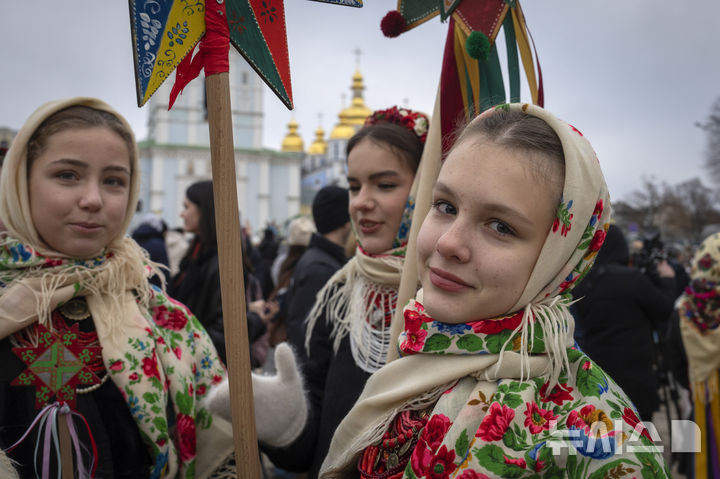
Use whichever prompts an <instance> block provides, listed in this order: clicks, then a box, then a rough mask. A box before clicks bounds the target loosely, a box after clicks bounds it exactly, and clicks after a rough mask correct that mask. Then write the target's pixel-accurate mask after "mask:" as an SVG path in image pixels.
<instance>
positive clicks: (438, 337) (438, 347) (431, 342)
mask: <svg viewBox="0 0 720 479" xmlns="http://www.w3.org/2000/svg"><path fill="white" fill-rule="evenodd" d="M448 346H450V338H449V337H447V336H445V335H444V334H440V333H438V334H433V335H432V336H430V337H429V338H427V339H426V340H425V346H423V351H443V350H445V349H447V348H448Z"/></svg>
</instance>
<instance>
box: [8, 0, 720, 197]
mask: <svg viewBox="0 0 720 479" xmlns="http://www.w3.org/2000/svg"><path fill="white" fill-rule="evenodd" d="M395 5H396V2H395V1H391V0H365V6H364V7H363V8H361V9H356V8H349V7H340V6H334V5H329V4H323V3H319V2H314V1H310V0H286V6H285V9H286V19H287V32H288V41H289V51H290V68H291V74H292V82H293V95H294V100H295V107H296V108H295V112H294V115H295V118H296V120H297V121H298V122H299V123H300V133H301V135H302V136H303V138H304V140H305V144H306V146H307V145H309V143H310V142H311V141H312V139H313V137H314V132H315V129H316V128H317V126H318V124H321V125H322V126H323V128H324V129H325V131H326V134H327V133H329V132H330V130H331V129H332V127H333V126H334V125H335V124H336V123H337V120H338V119H337V113H338V112H339V110H340V109H341V107H342V95H343V94H344V95H345V104H346V105H347V103H348V102H349V99H350V95H351V92H350V83H351V78H352V75H353V73H354V72H355V69H356V65H357V60H356V56H355V54H354V53H353V50H355V49H357V48H359V49H360V50H361V51H362V55H361V56H360V70H361V72H362V73H363V75H364V78H365V85H366V87H367V89H366V91H365V101H366V104H367V105H368V107H370V108H373V109H375V108H385V107H387V106H390V105H393V104H407V106H410V107H411V108H416V109H420V110H424V111H426V112H428V113H432V105H433V101H434V98H435V92H436V89H437V83H438V80H439V75H440V63H441V59H442V50H443V46H444V43H445V36H446V33H447V24H443V23H441V22H440V18H439V17H436V18H434V19H432V20H430V21H429V22H427V23H425V24H423V25H421V26H419V27H417V28H415V29H414V30H412V31H410V32H408V33H405V34H403V35H401V36H400V37H397V38H394V39H389V38H386V37H384V36H383V35H382V33H381V32H380V28H379V24H380V20H381V19H382V17H383V16H384V14H385V13H386V12H387V11H388V10H390V9H393V8H395ZM522 6H523V10H524V12H525V16H526V20H527V23H528V27H529V29H530V32H531V34H532V36H533V38H534V40H535V42H536V47H537V51H538V55H539V59H540V64H541V67H542V71H543V79H544V83H545V98H546V103H545V107H546V108H547V109H549V110H550V111H551V112H553V113H554V114H556V115H557V116H559V117H561V118H563V119H565V120H567V121H569V122H571V123H573V124H574V125H575V126H576V127H577V128H578V129H580V130H581V131H582V132H583V133H584V134H585V135H586V136H587V137H588V139H589V140H590V142H591V143H592V144H593V146H594V147H595V150H596V151H597V153H598V156H599V158H600V161H601V164H602V166H603V170H604V172H605V176H606V179H607V182H608V185H609V188H610V193H611V195H612V197H613V198H615V199H624V198H626V197H627V196H628V194H629V193H630V192H631V191H633V190H634V189H636V188H637V187H638V186H639V184H640V182H641V180H642V178H643V176H647V177H654V178H655V179H657V180H660V181H666V182H668V183H670V184H676V183H679V182H682V181H685V180H688V179H690V178H693V177H701V178H704V177H705V171H704V170H703V168H702V164H703V158H704V152H705V146H706V143H705V141H706V138H705V134H704V132H703V131H702V130H700V129H699V128H697V127H696V126H695V122H698V121H703V120H705V118H706V117H707V115H708V113H709V111H710V106H711V105H712V103H713V102H714V101H715V100H716V99H717V98H718V97H720V57H719V56H718V54H717V52H716V51H715V50H716V44H717V40H716V37H717V32H718V30H719V29H720V28H719V27H720V2H718V1H717V0H698V1H694V2H670V1H667V0H666V1H657V0H655V1H651V0H634V1H629V2H628V1H577V0H543V1H539V0H532V1H528V0H526V1H525V2H523V3H522ZM0 40H1V41H2V45H3V47H2V49H3V52H4V53H3V61H2V67H0V68H1V70H0V87H1V88H0V92H2V103H1V104H0V127H3V126H5V127H10V128H13V129H17V128H19V127H20V126H21V125H22V123H23V121H24V120H25V118H26V117H27V116H28V115H29V114H30V113H31V112H32V111H33V110H34V109H35V108H36V107H37V106H38V105H39V104H41V103H43V102H45V101H48V100H52V99H56V98H61V97H68V96H75V95H89V96H97V97H100V98H103V99H104V100H106V101H107V102H109V103H110V104H112V105H113V106H115V107H116V108H117V109H118V110H119V111H120V112H121V113H122V114H123V115H125V116H126V117H127V118H128V120H129V121H130V122H131V124H132V125H133V127H134V128H135V130H136V134H137V136H138V138H141V139H142V138H144V137H145V136H146V133H147V126H146V122H147V107H144V108H138V107H137V103H136V99H135V82H134V76H133V75H134V74H133V66H132V61H133V60H132V49H131V42H130V24H129V13H128V3H127V2H126V1H122V0H68V1H64V2H59V1H57V0H25V1H21V2H12V3H11V4H8V5H7V6H6V8H5V9H4V11H3V14H2V15H1V16H0ZM500 55H501V57H502V56H504V51H501V52H500ZM523 100H528V101H529V96H527V95H526V96H525V97H524V98H523ZM264 104H265V126H264V141H263V144H264V145H265V146H266V147H269V148H273V149H279V147H280V143H281V141H282V138H283V136H284V135H285V132H286V131H287V129H286V125H287V123H288V121H289V120H290V119H291V115H292V114H293V113H290V112H289V111H288V110H287V109H286V108H285V107H284V106H283V105H282V103H281V102H280V101H279V100H277V99H276V97H275V96H274V95H273V94H272V92H271V91H270V90H269V89H266V91H265V97H264ZM320 114H321V115H322V120H320V119H319V115H320ZM706 184H707V185H708V186H710V184H709V183H706Z"/></svg>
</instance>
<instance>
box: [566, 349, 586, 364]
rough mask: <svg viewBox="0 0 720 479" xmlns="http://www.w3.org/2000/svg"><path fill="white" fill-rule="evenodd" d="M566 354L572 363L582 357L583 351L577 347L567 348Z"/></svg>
mask: <svg viewBox="0 0 720 479" xmlns="http://www.w3.org/2000/svg"><path fill="white" fill-rule="evenodd" d="M567 355H568V361H570V362H571V363H574V362H575V361H577V360H578V359H580V358H581V357H583V353H581V352H580V351H578V350H577V349H568V350H567Z"/></svg>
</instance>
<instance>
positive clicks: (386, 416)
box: [321, 104, 667, 479]
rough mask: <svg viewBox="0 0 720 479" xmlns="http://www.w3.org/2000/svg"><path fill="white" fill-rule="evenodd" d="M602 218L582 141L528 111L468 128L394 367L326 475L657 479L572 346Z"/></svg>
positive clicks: (424, 254) (349, 427)
mask: <svg viewBox="0 0 720 479" xmlns="http://www.w3.org/2000/svg"><path fill="white" fill-rule="evenodd" d="M609 217H610V205H609V198H608V193H607V188H606V185H605V181H604V179H603V176H602V173H601V171H600V167H599V164H598V161H597V158H596V156H595V154H594V152H593V150H592V148H591V146H590V144H589V143H588V142H587V140H586V139H585V138H584V137H583V136H582V135H581V134H580V132H579V131H577V130H576V129H575V128H573V127H572V126H570V125H568V124H566V123H564V122H562V121H560V120H558V119H557V118H555V117H553V116H552V115H550V114H549V113H548V112H546V111H544V110H543V109H541V108H539V107H536V106H532V105H519V104H514V105H505V106H502V107H497V108H495V109H494V110H493V111H490V112H487V113H486V114H483V115H481V116H480V117H479V118H477V119H475V120H474V121H473V122H472V123H471V124H470V125H469V126H468V127H467V128H466V129H465V130H464V132H463V133H462V134H461V136H460V137H459V139H458V141H457V142H456V144H455V145H454V146H453V149H452V150H451V152H450V153H449V155H448V157H447V159H446V160H445V162H444V164H443V166H442V168H441V169H440V173H439V176H438V179H437V182H436V184H435V186H434V187H433V190H432V208H431V210H430V212H429V213H428V216H427V217H426V218H425V220H424V222H423V224H422V226H421V228H420V232H419V234H418V239H417V253H418V254H417V261H418V272H419V277H420V279H421V282H422V286H423V289H422V290H420V292H418V294H417V296H416V297H415V299H414V300H411V301H410V303H409V304H408V305H407V306H406V307H405V310H404V319H405V326H404V331H403V332H402V333H401V334H400V337H399V341H398V347H399V351H400V355H401V356H402V357H401V358H400V359H398V360H396V361H393V362H391V363H389V364H388V365H387V366H385V367H384V368H382V369H381V370H380V371H378V372H377V373H375V374H374V375H373V376H372V377H371V378H370V380H369V381H368V382H367V385H366V387H365V390H364V391H363V393H362V395H361V397H360V399H359V400H358V402H357V403H356V404H355V406H354V407H353V409H352V410H351V411H350V413H349V414H348V416H347V417H346V418H345V419H344V420H343V422H342V423H341V425H340V426H339V428H338V429H337V432H336V433H335V436H334V437H333V442H332V445H331V447H330V452H329V454H328V456H327V458H326V459H325V462H324V463H323V467H322V470H321V477H343V478H344V477H355V476H357V475H358V471H359V476H360V477H363V478H370V477H373V478H400V477H404V478H426V477H427V478H445V477H458V478H462V479H470V478H474V479H476V478H488V477H513V478H518V477H539V476H543V477H591V476H592V477H595V476H594V475H597V477H606V475H610V476H611V477H635V476H638V477H639V476H640V475H641V472H640V471H641V470H643V472H642V475H643V476H645V475H646V472H651V473H652V477H665V475H666V474H667V470H666V468H665V466H664V464H663V460H662V457H661V455H660V453H659V452H657V450H655V449H654V448H653V442H652V440H651V439H650V437H651V436H650V433H649V432H648V430H645V429H643V428H642V427H641V426H639V427H637V428H636V429H634V428H635V426H636V425H637V424H638V418H637V414H636V411H635V410H634V408H633V406H632V404H631V403H630V401H629V399H628V398H627V396H626V395H625V394H624V393H623V392H622V391H621V390H620V388H619V387H618V386H617V385H615V383H614V382H613V381H612V380H611V379H610V378H608V377H607V376H606V374H605V373H604V372H603V371H602V370H600V369H599V368H598V367H597V365H595V364H594V363H593V362H592V360H591V359H590V358H588V357H587V356H585V355H584V354H583V353H582V352H580V351H578V350H577V349H574V348H573V339H572V334H573V320H572V316H571V315H570V312H569V305H570V296H569V292H570V291H571V290H572V288H573V286H574V284H575V283H577V281H578V280H580V279H581V278H582V277H583V276H584V275H585V274H586V273H587V271H588V270H589V268H590V266H591V265H592V262H593V260H594V258H595V256H596V254H597V251H598V249H599V247H600V245H601V244H602V242H603V239H604V236H605V231H606V229H607V227H608V224H609ZM638 446H641V447H638ZM633 447H635V448H636V449H635V451H636V452H631V451H633V449H632V448H633Z"/></svg>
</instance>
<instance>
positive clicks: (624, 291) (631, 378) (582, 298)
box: [573, 225, 675, 421]
mask: <svg viewBox="0 0 720 479" xmlns="http://www.w3.org/2000/svg"><path fill="white" fill-rule="evenodd" d="M629 258H630V254H629V249H628V244H627V242H626V240H625V237H624V235H623V233H622V231H621V230H620V228H619V227H618V226H616V225H611V226H610V229H609V230H608V232H607V237H606V239H605V243H604V244H603V246H602V248H601V249H600V252H599V253H598V257H597V259H596V261H595V265H594V266H593V268H592V269H591V270H590V272H589V273H588V275H587V277H586V278H585V279H584V280H583V282H582V283H580V284H579V285H578V287H576V288H575V290H574V292H573V296H574V298H575V299H578V300H579V301H578V302H577V303H575V304H574V305H573V315H574V316H575V323H576V328H575V339H576V341H577V342H578V344H579V346H580V348H581V349H582V350H583V351H584V352H585V353H586V354H587V355H588V356H590V357H591V358H592V359H593V360H594V361H596V362H597V363H598V364H599V365H600V367H602V368H603V369H604V370H605V371H606V372H607V373H608V374H609V375H610V376H611V377H612V378H613V379H614V380H615V382H616V383H618V384H619V385H620V387H621V388H622V389H623V390H624V391H625V392H626V393H627V394H628V396H630V399H631V400H632V401H633V403H634V405H635V407H636V408H637V409H638V412H639V415H640V418H641V419H642V420H643V421H650V420H652V414H653V412H654V411H655V410H656V409H657V408H658V406H659V404H660V398H659V395H658V380H657V376H656V373H655V370H654V361H655V357H656V352H655V341H654V339H653V335H654V332H655V331H656V330H661V329H664V328H663V326H664V323H666V322H667V321H668V319H669V318H670V314H671V313H672V311H673V304H674V301H675V271H674V269H673V268H672V267H671V266H670V265H669V264H668V262H667V261H666V260H664V259H662V258H657V257H656V258H655V259H653V271H654V273H653V274H655V276H656V277H655V278H654V279H653V278H651V275H650V274H646V273H643V272H642V271H641V270H640V269H638V268H636V267H631V266H629Z"/></svg>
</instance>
